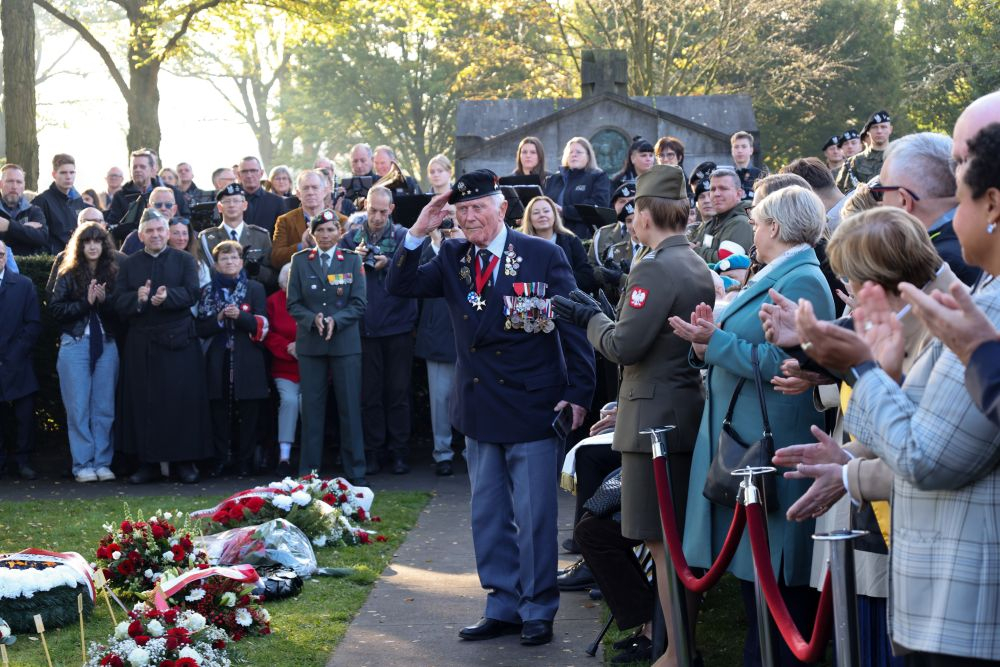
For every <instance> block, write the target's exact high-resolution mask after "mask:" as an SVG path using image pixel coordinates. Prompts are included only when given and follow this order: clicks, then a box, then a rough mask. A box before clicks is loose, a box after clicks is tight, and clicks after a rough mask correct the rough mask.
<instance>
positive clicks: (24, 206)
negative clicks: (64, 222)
mask: <svg viewBox="0 0 1000 667" xmlns="http://www.w3.org/2000/svg"><path fill="white" fill-rule="evenodd" d="M0 218H4V219H6V220H9V221H10V225H9V226H8V227H7V231H5V232H0V241H3V242H4V243H6V244H7V248H8V249H9V250H10V252H12V253H13V254H14V256H15V257H20V256H21V255H39V254H44V253H45V252H46V251H47V250H48V249H49V225H48V223H47V222H46V221H45V214H44V213H42V209H40V208H39V207H37V206H35V205H34V204H28V203H27V200H26V199H24V198H23V197H22V198H21V201H20V202H18V209H17V211H16V212H15V213H14V214H13V215H11V214H10V213H8V212H7V209H6V208H5V207H4V206H0ZM26 222H38V223H41V225H42V226H41V227H38V228H36V227H28V226H26V225H25V224H24V223H26Z"/></svg>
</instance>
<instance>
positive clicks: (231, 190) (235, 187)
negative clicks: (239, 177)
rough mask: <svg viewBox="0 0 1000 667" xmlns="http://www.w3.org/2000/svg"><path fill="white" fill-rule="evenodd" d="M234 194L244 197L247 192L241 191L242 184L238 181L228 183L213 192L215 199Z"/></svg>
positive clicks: (219, 199)
mask: <svg viewBox="0 0 1000 667" xmlns="http://www.w3.org/2000/svg"><path fill="white" fill-rule="evenodd" d="M236 195H239V196H240V197H246V196H247V193H246V192H244V191H243V186H241V185H240V184H239V183H230V184H229V185H227V186H226V187H224V188H222V189H221V190H219V191H218V192H217V193H215V201H222V198H223V197H235V196H236Z"/></svg>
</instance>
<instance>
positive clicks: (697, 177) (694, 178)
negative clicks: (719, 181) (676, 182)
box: [689, 162, 716, 188]
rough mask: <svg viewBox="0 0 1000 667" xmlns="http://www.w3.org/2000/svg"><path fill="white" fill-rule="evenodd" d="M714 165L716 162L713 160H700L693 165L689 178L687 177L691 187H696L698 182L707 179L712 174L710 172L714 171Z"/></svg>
mask: <svg viewBox="0 0 1000 667" xmlns="http://www.w3.org/2000/svg"><path fill="white" fill-rule="evenodd" d="M715 167H716V164H715V163H714V162H702V163H701V164H699V165H698V166H697V167H695V168H694V171H692V172H691V178H690V179H689V182H690V183H691V187H692V188H694V187H697V186H698V183H700V182H701V181H704V180H707V179H708V177H709V176H711V175H712V172H713V171H715Z"/></svg>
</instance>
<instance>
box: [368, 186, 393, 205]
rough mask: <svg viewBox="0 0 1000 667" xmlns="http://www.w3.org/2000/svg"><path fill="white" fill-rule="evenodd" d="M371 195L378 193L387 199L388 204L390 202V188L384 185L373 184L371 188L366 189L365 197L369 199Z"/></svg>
mask: <svg viewBox="0 0 1000 667" xmlns="http://www.w3.org/2000/svg"><path fill="white" fill-rule="evenodd" d="M372 195H380V196H382V197H385V198H386V199H388V200H389V203H390V204H391V203H392V190H390V189H389V188H387V187H385V186H384V185H373V186H372V188H371V190H369V191H368V195H367V197H366V199H371V198H372Z"/></svg>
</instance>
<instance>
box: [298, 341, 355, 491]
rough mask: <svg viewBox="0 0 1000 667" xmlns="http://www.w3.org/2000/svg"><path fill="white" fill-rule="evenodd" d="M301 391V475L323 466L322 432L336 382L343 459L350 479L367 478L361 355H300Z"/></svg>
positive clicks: (335, 391) (335, 389)
mask: <svg viewBox="0 0 1000 667" xmlns="http://www.w3.org/2000/svg"><path fill="white" fill-rule="evenodd" d="M299 375H300V376H301V379H300V382H299V390H300V391H301V392H302V399H301V406H302V407H301V410H302V455H301V456H300V457H299V474H300V475H306V474H308V473H309V472H310V471H311V470H316V471H319V469H320V467H321V466H322V465H323V432H324V430H325V428H326V397H327V392H328V391H329V388H330V381H331V380H333V387H334V394H335V396H336V398H337V420H338V422H339V423H340V460H341V463H342V464H343V467H344V475H345V476H346V477H347V478H348V479H353V480H358V479H364V476H365V448H364V440H363V439H362V437H361V394H360V392H359V391H358V385H359V381H360V380H361V355H360V354H349V355H346V356H342V357H330V356H326V355H321V356H312V355H305V354H303V355H300V356H299Z"/></svg>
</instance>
